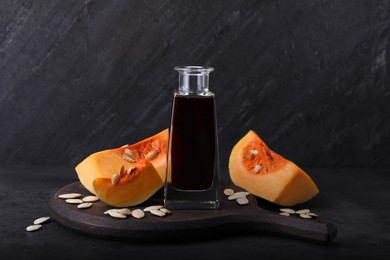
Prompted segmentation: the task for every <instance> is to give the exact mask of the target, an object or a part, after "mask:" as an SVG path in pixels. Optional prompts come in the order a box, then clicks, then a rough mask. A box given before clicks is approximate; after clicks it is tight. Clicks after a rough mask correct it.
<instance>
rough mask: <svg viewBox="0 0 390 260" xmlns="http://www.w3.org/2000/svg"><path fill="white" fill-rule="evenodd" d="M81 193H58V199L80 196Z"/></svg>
mask: <svg viewBox="0 0 390 260" xmlns="http://www.w3.org/2000/svg"><path fill="white" fill-rule="evenodd" d="M81 196H82V195H81V194H80V193H65V194H60V195H58V198H60V199H75V198H80V197H81Z"/></svg>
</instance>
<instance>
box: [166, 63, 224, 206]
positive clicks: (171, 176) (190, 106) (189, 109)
mask: <svg viewBox="0 0 390 260" xmlns="http://www.w3.org/2000/svg"><path fill="white" fill-rule="evenodd" d="M175 70H176V71H178V72H179V88H178V90H176V91H175V92H174V97H173V104H172V116H171V126H170V133H169V147H168V167H167V178H166V182H165V189H164V204H165V206H166V207H167V208H169V209H217V208H218V207H219V155H218V134H217V118H216V108H215V96H214V93H212V92H210V91H209V73H210V72H211V71H213V70H214V69H213V68H211V67H203V66H181V67H175Z"/></svg>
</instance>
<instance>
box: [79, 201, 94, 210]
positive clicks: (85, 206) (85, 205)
mask: <svg viewBox="0 0 390 260" xmlns="http://www.w3.org/2000/svg"><path fill="white" fill-rule="evenodd" d="M92 205H93V203H91V202H84V203H81V204H79V205H77V207H78V208H79V209H87V208H90V207H92Z"/></svg>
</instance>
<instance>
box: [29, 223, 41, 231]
mask: <svg viewBox="0 0 390 260" xmlns="http://www.w3.org/2000/svg"><path fill="white" fill-rule="evenodd" d="M41 228H42V225H39V224H38V225H31V226H28V227H26V230H27V231H28V232H31V231H36V230H38V229H41Z"/></svg>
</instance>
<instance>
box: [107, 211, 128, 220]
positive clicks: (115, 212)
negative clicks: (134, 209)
mask: <svg viewBox="0 0 390 260" xmlns="http://www.w3.org/2000/svg"><path fill="white" fill-rule="evenodd" d="M108 215H110V216H111V217H113V218H122V219H123V218H127V216H126V215H123V214H121V213H119V212H118V211H109V212H108Z"/></svg>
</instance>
